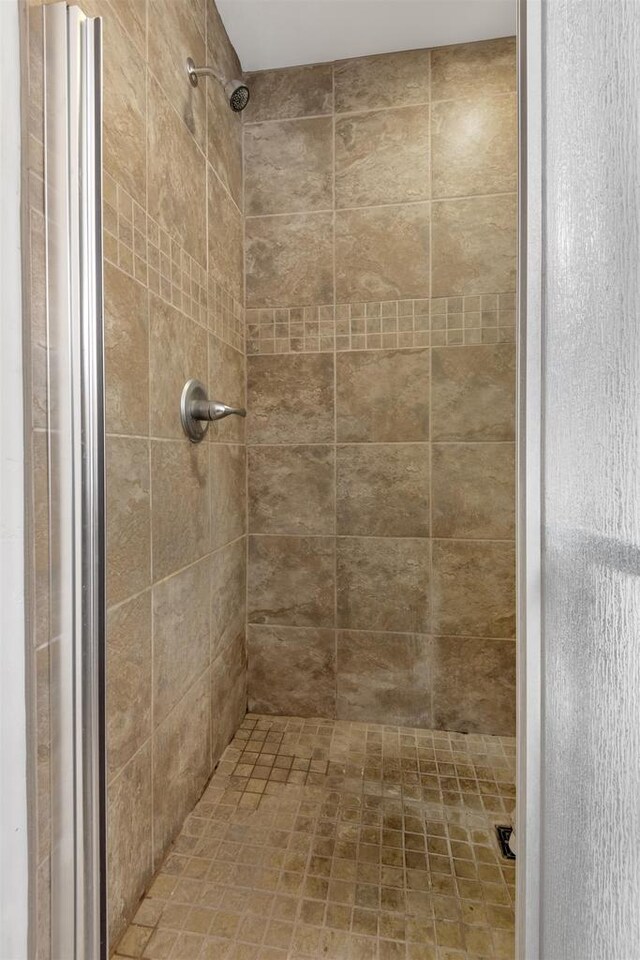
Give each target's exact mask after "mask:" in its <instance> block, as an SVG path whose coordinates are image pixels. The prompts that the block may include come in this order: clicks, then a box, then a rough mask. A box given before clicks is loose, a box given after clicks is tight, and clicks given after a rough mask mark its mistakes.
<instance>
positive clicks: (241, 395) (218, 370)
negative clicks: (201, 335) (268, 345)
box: [207, 336, 247, 443]
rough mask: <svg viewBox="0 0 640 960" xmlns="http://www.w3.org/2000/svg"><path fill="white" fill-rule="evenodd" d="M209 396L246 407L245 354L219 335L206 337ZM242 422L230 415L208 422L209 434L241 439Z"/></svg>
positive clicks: (242, 438) (220, 437)
mask: <svg viewBox="0 0 640 960" xmlns="http://www.w3.org/2000/svg"><path fill="white" fill-rule="evenodd" d="M207 387H208V390H209V398H210V399H211V400H220V401H221V402H222V403H226V404H228V406H230V407H246V405H247V404H246V396H245V358H244V357H243V355H242V354H241V353H240V351H239V350H235V349H234V348H233V347H231V346H229V344H228V343H225V342H224V341H223V340H220V339H219V338H218V337H214V336H210V337H209V379H208V383H207ZM245 423H246V421H245V420H244V419H243V418H242V417H236V416H230V417H225V419H224V420H218V421H217V422H214V423H211V424H209V438H210V439H211V440H221V441H228V442H232V441H233V442H237V443H244V436H245Z"/></svg>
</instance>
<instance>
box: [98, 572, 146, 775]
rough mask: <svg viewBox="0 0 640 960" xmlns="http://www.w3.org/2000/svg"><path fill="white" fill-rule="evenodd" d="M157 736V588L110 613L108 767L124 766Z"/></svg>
mask: <svg viewBox="0 0 640 960" xmlns="http://www.w3.org/2000/svg"><path fill="white" fill-rule="evenodd" d="M150 736H151V592H150V591H149V590H146V591H145V592H144V593H142V594H140V595H139V596H137V597H133V599H131V600H127V601H126V602H125V603H122V604H120V605H119V606H117V607H112V609H111V610H109V612H108V614H107V769H108V773H109V775H110V776H111V775H113V774H114V773H116V772H117V771H118V770H120V769H121V768H122V767H123V766H124V764H125V763H127V761H128V760H130V759H131V757H132V756H133V755H134V753H135V752H136V750H138V749H139V748H140V747H141V746H142V744H143V743H144V742H145V740H148V739H149V737H150Z"/></svg>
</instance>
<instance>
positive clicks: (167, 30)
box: [24, 0, 247, 958]
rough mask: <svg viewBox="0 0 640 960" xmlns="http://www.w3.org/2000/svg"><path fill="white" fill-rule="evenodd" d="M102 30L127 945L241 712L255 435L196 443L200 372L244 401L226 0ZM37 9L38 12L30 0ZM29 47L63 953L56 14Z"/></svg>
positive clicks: (32, 30) (42, 625)
mask: <svg viewBox="0 0 640 960" xmlns="http://www.w3.org/2000/svg"><path fill="white" fill-rule="evenodd" d="M82 7H83V9H84V10H85V12H87V13H88V14H90V15H99V16H101V17H103V22H104V227H105V230H104V249H105V267H104V269H105V275H104V281H105V351H106V418H107V457H106V462H107V508H108V514H107V516H108V524H107V526H108V529H107V539H108V563H107V605H108V613H107V634H108V635H107V646H108V653H107V674H108V691H107V715H108V716H107V720H108V757H107V763H108V777H109V783H108V801H109V811H108V819H109V898H110V905H109V906H110V934H111V938H112V942H114V943H115V941H116V940H117V938H118V936H119V935H120V933H121V931H122V930H123V929H124V927H125V925H126V924H127V922H128V921H129V919H130V917H131V915H132V914H133V912H134V911H135V909H136V907H137V903H138V899H139V897H140V896H141V894H142V893H143V892H144V890H145V888H146V886H147V884H148V882H149V880H150V879H151V877H152V875H153V872H154V870H155V869H156V867H157V866H158V865H159V863H160V862H161V860H162V858H163V856H164V853H165V852H166V849H167V847H168V845H169V844H170V843H171V841H172V840H173V838H174V837H175V835H176V834H177V832H178V831H179V829H180V827H181V825H182V821H183V819H184V817H185V816H186V814H187V813H188V811H189V810H191V808H192V806H193V804H194V802H195V801H196V799H197V798H198V796H199V794H200V792H201V791H202V789H203V788H204V786H205V784H206V782H207V779H208V777H209V775H210V773H211V771H212V769H213V766H214V764H215V762H216V760H217V758H218V757H219V756H220V754H221V752H222V750H223V749H224V747H225V746H226V744H227V743H228V741H229V740H230V739H231V737H232V736H233V734H234V732H235V729H236V727H237V725H238V724H239V722H240V721H241V719H242V718H243V716H244V713H245V710H246V673H247V670H246V649H245V579H246V575H245V563H246V560H245V557H246V548H245V497H244V488H245V437H244V424H243V423H242V422H241V421H237V422H234V423H224V424H220V425H212V428H211V429H210V431H209V438H208V440H207V441H206V442H204V443H202V444H201V445H200V446H197V447H196V446H192V445H190V444H189V442H188V441H187V439H186V438H185V437H184V436H183V434H182V431H181V426H180V419H179V399H180V392H181V389H182V386H183V384H184V381H185V380H186V379H187V378H188V377H191V376H196V377H198V378H200V379H201V380H203V381H204V382H205V383H208V385H209V388H210V391H211V394H212V395H213V396H215V397H217V398H219V399H221V400H224V401H226V402H228V403H231V404H234V405H244V403H245V359H244V357H245V329H244V279H243V252H242V244H243V239H242V222H243V214H242V138H241V119H240V118H239V117H238V116H236V115H234V114H233V113H232V112H231V111H230V109H229V107H228V104H227V103H226V101H225V99H224V96H223V95H222V94H221V92H220V91H219V90H218V88H217V87H216V85H215V84H213V83H204V84H201V85H200V86H199V87H198V89H195V90H194V88H192V87H191V85H190V84H189V83H188V80H187V77H186V74H185V69H184V61H185V59H186V57H187V56H192V57H193V58H194V59H195V60H196V61H198V62H204V61H206V62H209V63H213V64H214V65H217V66H218V67H219V68H220V69H222V70H223V71H225V72H226V73H228V74H231V75H237V73H238V72H239V69H240V67H239V64H238V61H237V58H236V56H235V53H234V51H233V48H232V47H231V45H230V43H229V40H228V38H227V36H226V33H225V32H224V28H223V27H222V24H221V21H220V19H219V17H218V14H217V11H216V9H215V7H214V5H213V3H212V2H207V3H206V4H205V3H204V2H202V0H85V2H83V3H82ZM25 10H26V8H25ZM24 27H25V33H24V36H25V43H26V45H27V49H28V57H27V72H28V76H27V78H26V79H27V81H28V103H29V129H28V135H29V144H30V150H29V164H28V176H29V178H30V182H29V226H30V232H31V256H30V260H29V273H30V278H31V296H30V299H31V303H30V306H29V313H30V340H31V357H32V363H31V378H32V382H33V383H32V390H33V397H34V402H33V411H34V413H33V444H32V449H33V454H32V459H33V463H34V473H33V477H34V480H33V511H32V512H33V545H34V548H33V561H32V577H33V584H34V590H33V614H34V615H33V618H32V619H33V631H32V632H33V635H34V642H33V646H34V651H35V659H34V668H33V672H34V678H35V683H36V694H37V695H36V697H35V701H36V705H37V717H35V718H34V744H35V748H34V749H35V756H36V760H37V763H36V773H37V781H38V795H39V801H40V802H39V804H38V817H37V820H38V824H37V827H38V849H37V865H38V868H39V872H38V876H39V879H40V883H39V890H38V915H39V919H40V929H39V936H38V944H37V955H38V957H43V958H44V957H46V956H47V955H48V931H47V915H48V900H49V887H48V852H49V791H48V764H49V760H48V753H49V748H48V651H49V647H48V643H49V640H50V639H51V638H50V637H49V630H48V583H49V561H48V552H47V549H48V548H47V522H48V506H47V461H46V458H47V435H46V427H47V411H46V395H47V383H46V330H45V322H44V296H45V285H44V272H43V263H44V248H43V242H44V207H43V146H42V143H43V134H42V17H41V8H40V6H39V4H38V3H34V4H33V6H31V7H30V8H29V11H28V16H26V17H25V24H24Z"/></svg>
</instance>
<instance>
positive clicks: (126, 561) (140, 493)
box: [106, 437, 151, 605]
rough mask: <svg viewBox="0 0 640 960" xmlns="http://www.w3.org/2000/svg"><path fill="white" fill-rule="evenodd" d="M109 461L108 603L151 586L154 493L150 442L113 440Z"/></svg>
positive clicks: (110, 440)
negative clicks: (151, 525) (150, 471)
mask: <svg viewBox="0 0 640 960" xmlns="http://www.w3.org/2000/svg"><path fill="white" fill-rule="evenodd" d="M106 461H107V603H108V604H109V605H111V604H114V603H118V602H119V601H120V600H124V599H125V598H126V597H130V596H132V595H133V594H134V593H139V592H140V591H141V590H144V589H145V587H148V586H149V583H150V578H151V570H150V559H151V543H150V509H151V508H150V490H149V443H148V441H147V440H134V439H131V440H130V439H125V438H122V437H109V438H108V439H107V443H106Z"/></svg>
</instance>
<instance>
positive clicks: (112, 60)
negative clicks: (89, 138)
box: [101, 10, 147, 204]
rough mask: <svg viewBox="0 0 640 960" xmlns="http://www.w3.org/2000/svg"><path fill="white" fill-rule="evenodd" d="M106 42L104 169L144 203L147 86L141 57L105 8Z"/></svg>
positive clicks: (103, 13)
mask: <svg viewBox="0 0 640 960" xmlns="http://www.w3.org/2000/svg"><path fill="white" fill-rule="evenodd" d="M101 14H102V15H106V17H107V29H108V31H109V43H106V44H105V45H104V83H103V85H102V88H103V90H104V122H103V131H104V147H103V149H104V169H105V171H106V172H107V173H109V174H110V175H111V176H112V177H114V179H115V180H117V182H118V183H120V184H122V186H123V187H124V188H125V190H127V192H128V193H130V194H131V196H132V197H134V198H135V199H136V200H137V201H138V203H141V204H144V203H145V196H146V189H147V172H146V156H147V155H146V143H145V138H146V125H147V107H146V85H147V77H146V70H145V69H144V67H143V68H142V69H141V67H140V57H139V55H138V52H137V50H136V48H135V45H134V44H133V43H132V42H131V39H130V38H129V37H128V36H127V34H126V33H125V31H124V30H123V28H122V26H121V25H120V23H119V22H118V20H117V19H116V18H115V17H114V16H113V15H112V14H111V13H110V11H108V10H102V11H101Z"/></svg>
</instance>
